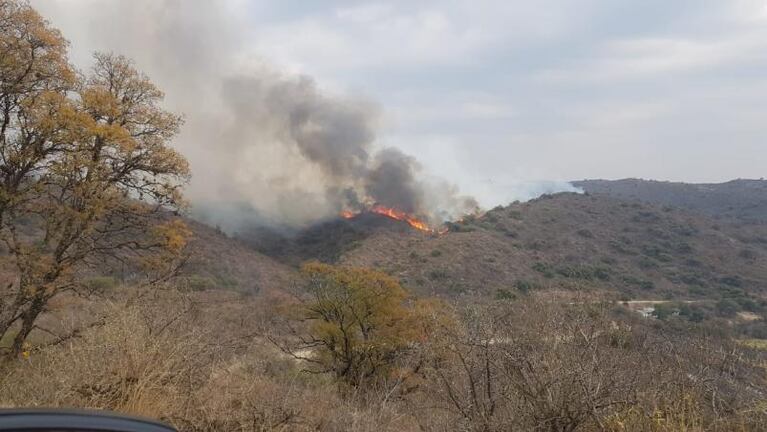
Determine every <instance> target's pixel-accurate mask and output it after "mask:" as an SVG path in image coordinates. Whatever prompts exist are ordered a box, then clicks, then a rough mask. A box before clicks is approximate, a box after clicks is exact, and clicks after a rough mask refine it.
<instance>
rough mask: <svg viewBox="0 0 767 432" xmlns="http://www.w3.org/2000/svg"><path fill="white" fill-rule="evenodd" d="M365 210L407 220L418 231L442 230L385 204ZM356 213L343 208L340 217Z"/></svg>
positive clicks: (347, 217) (351, 215) (346, 217)
mask: <svg viewBox="0 0 767 432" xmlns="http://www.w3.org/2000/svg"><path fill="white" fill-rule="evenodd" d="M367 211H368V212H370V213H375V214H379V215H383V216H387V217H390V218H392V219H395V220H399V221H403V222H407V223H408V224H409V225H410V226H411V227H413V228H415V229H417V230H420V231H424V232H428V233H437V234H442V233H443V232H444V231H443V230H436V229H433V228H431V227H430V226H429V225H428V224H427V223H426V222H424V221H422V220H420V219H418V218H417V217H415V216H413V215H411V214H408V213H405V212H403V211H401V210H397V209H395V208H391V207H386V206H383V205H380V204H376V205H374V206H372V207H370V208H369V209H367ZM357 214H358V213H355V212H352V211H350V210H343V211H342V212H341V217H342V218H344V219H351V218H353V217H355V216H357Z"/></svg>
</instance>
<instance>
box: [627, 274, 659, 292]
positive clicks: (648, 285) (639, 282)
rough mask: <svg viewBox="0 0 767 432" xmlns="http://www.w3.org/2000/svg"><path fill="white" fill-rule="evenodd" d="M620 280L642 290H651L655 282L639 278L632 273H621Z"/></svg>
mask: <svg viewBox="0 0 767 432" xmlns="http://www.w3.org/2000/svg"><path fill="white" fill-rule="evenodd" d="M621 280H622V281H623V282H625V283H626V284H628V285H634V286H637V287H639V288H641V289H643V290H651V289H653V288H655V284H654V283H653V282H652V281H649V280H645V279H640V278H638V277H635V276H632V275H623V276H621Z"/></svg>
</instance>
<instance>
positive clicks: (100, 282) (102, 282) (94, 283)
mask: <svg viewBox="0 0 767 432" xmlns="http://www.w3.org/2000/svg"><path fill="white" fill-rule="evenodd" d="M83 284H84V285H85V286H86V287H87V288H88V289H89V290H91V291H106V290H109V289H112V288H115V287H116V286H117V285H118V283H117V279H115V278H113V277H111V276H95V277H92V278H88V279H86V280H85V282H84V283H83Z"/></svg>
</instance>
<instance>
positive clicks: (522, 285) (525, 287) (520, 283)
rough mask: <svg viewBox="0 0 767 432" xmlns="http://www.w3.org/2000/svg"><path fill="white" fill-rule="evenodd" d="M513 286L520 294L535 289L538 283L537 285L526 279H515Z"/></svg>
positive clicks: (538, 286)
mask: <svg viewBox="0 0 767 432" xmlns="http://www.w3.org/2000/svg"><path fill="white" fill-rule="evenodd" d="M514 288H516V289H517V290H518V291H519V292H521V293H522V294H527V293H528V292H530V291H532V290H536V289H538V288H540V285H538V284H537V283H535V282H531V281H527V280H517V281H516V282H514Z"/></svg>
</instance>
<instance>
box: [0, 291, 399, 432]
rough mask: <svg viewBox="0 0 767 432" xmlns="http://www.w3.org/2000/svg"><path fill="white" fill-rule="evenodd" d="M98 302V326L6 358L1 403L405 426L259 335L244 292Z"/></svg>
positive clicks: (260, 424)
mask: <svg viewBox="0 0 767 432" xmlns="http://www.w3.org/2000/svg"><path fill="white" fill-rule="evenodd" d="M100 309H101V311H102V312H103V313H104V316H106V317H107V318H106V320H105V322H104V324H103V325H100V326H97V327H93V328H91V329H89V330H87V331H85V332H83V334H82V336H81V337H79V338H73V339H71V340H68V341H67V342H65V343H61V344H58V345H55V346H48V347H44V348H38V349H33V350H32V351H31V355H30V357H29V358H28V359H26V360H14V361H11V362H10V363H7V364H5V365H4V366H3V368H4V370H3V371H2V372H3V373H2V375H0V376H2V378H0V406H3V407H17V406H55V407H88V408H97V409H109V410H114V411H119V412H124V413H130V414H136V415H142V416H147V417H153V418H159V419H163V420H165V421H167V422H169V423H171V424H173V425H175V426H176V427H178V428H179V429H181V430H187V431H213V430H217V431H218V430H222V431H224V430H225V431H266V430H325V431H336V430H359V431H367V430H369V431H373V430H375V431H382V430H383V431H386V430H398V431H399V430H412V427H409V426H408V423H409V424H410V425H411V426H412V425H413V424H414V423H413V422H412V421H408V419H406V418H404V417H403V415H402V414H401V413H398V412H397V410H396V409H395V408H396V407H394V406H387V405H385V404H376V403H372V402H371V401H370V399H369V397H366V398H365V400H362V398H355V397H341V396H340V394H339V393H338V391H337V387H336V385H335V384H334V383H333V382H331V381H329V380H328V379H326V378H325V377H322V376H315V375H306V374H304V373H302V372H301V371H300V368H299V367H298V365H297V364H296V363H295V361H294V360H292V359H288V358H286V357H284V356H283V355H282V354H280V353H279V352H278V351H277V350H276V349H275V348H274V347H273V346H272V345H270V344H267V343H264V342H263V341H262V340H261V339H260V338H259V337H258V335H257V334H258V331H257V328H258V326H259V320H260V318H262V317H263V314H264V313H265V312H264V311H263V310H262V309H261V306H260V305H259V304H258V302H256V301H254V300H252V299H251V298H249V297H242V296H239V295H236V294H231V293H220V292H215V293H194V294H180V293H177V292H160V293H157V294H154V295H152V296H151V297H150V298H141V299H137V298H136V297H134V296H130V297H127V296H125V295H121V296H120V298H117V299H112V300H110V301H108V302H106V301H105V302H103V303H102V304H100ZM48 318H49V319H50V317H48Z"/></svg>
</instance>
